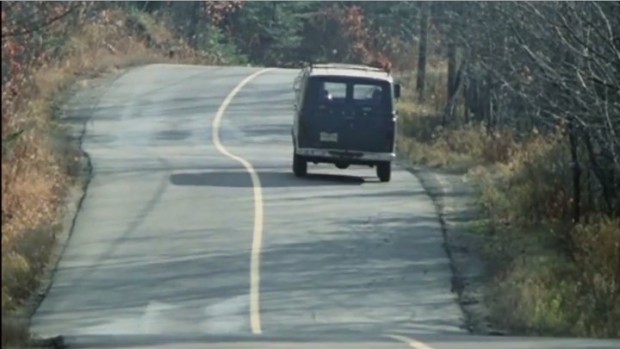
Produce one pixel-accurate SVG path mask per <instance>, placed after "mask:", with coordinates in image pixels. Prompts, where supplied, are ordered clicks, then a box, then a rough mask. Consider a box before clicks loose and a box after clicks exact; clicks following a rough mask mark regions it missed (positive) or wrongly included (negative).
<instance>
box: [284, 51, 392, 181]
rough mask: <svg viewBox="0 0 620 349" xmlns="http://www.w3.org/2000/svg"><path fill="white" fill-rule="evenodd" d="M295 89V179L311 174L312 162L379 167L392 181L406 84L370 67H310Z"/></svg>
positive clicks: (383, 176) (382, 175) (380, 174)
mask: <svg viewBox="0 0 620 349" xmlns="http://www.w3.org/2000/svg"><path fill="white" fill-rule="evenodd" d="M293 90H294V92H295V108H294V109H295V118H294V122H293V127H292V132H291V133H292V141H293V148H294V152H293V166H292V167H293V173H294V174H295V176H297V177H303V176H305V175H306V174H307V172H308V163H313V164H318V163H330V164H334V165H335V166H336V167H337V168H339V169H346V168H348V167H349V166H351V165H364V166H370V167H375V168H376V173H377V177H379V180H380V181H381V182H389V181H390V176H391V170H392V161H393V160H394V158H395V142H396V120H397V113H396V108H395V100H397V99H398V98H400V85H399V84H395V83H394V81H393V78H392V76H391V75H390V73H389V72H387V71H385V70H383V69H379V68H374V67H370V66H365V65H351V64H336V63H327V64H314V65H308V66H306V67H304V68H303V69H302V70H301V72H300V73H299V75H298V76H297V78H296V79H295V81H294V84H293Z"/></svg>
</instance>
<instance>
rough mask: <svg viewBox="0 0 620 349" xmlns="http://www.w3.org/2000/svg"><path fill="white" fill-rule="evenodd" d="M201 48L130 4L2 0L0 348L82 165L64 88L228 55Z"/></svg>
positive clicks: (35, 282)
mask: <svg viewBox="0 0 620 349" xmlns="http://www.w3.org/2000/svg"><path fill="white" fill-rule="evenodd" d="M201 48H203V49H201V50H196V49H194V47H191V46H189V44H188V43H187V41H186V40H182V39H181V38H180V36H179V35H178V34H177V33H176V32H175V31H174V30H171V25H170V19H169V18H168V17H167V16H166V15H165V14H161V15H157V14H148V13H145V12H141V11H139V10H138V9H136V8H134V7H133V6H126V5H125V6H123V5H118V4H116V5H112V4H110V3H99V2H2V347H3V348H4V347H6V346H8V345H19V344H20V343H21V345H24V341H26V340H27V338H28V334H27V326H26V325H25V324H26V323H27V319H25V318H27V317H28V315H29V314H27V313H25V311H26V310H25V309H24V308H25V306H26V305H27V303H28V301H29V300H30V298H31V297H32V296H33V292H34V291H35V290H36V289H37V287H38V286H39V284H40V280H41V277H42V276H43V272H44V270H45V269H46V268H48V262H49V259H50V253H51V251H52V247H53V246H54V243H55V240H56V239H55V235H56V234H57V233H58V232H59V229H61V226H60V225H61V222H62V218H63V214H64V210H65V206H66V205H65V200H66V197H67V193H68V192H69V188H70V187H71V186H72V185H76V183H77V180H78V178H77V177H76V176H78V175H79V174H80V173H81V171H80V169H79V168H76V167H79V166H81V164H82V163H81V162H80V159H81V154H80V151H79V149H78V145H77V144H74V142H70V141H69V140H68V139H67V137H65V136H64V134H63V125H62V124H60V123H59V122H58V120H57V119H56V117H55V116H56V113H57V112H58V110H59V107H60V104H61V103H62V101H63V98H64V97H65V95H66V92H68V91H69V89H70V88H71V86H72V85H73V84H74V83H76V82H77V81H80V80H82V81H84V79H88V78H94V77H97V76H101V74H105V73H113V72H115V71H117V70H119V69H122V68H125V67H129V66H132V65H139V64H145V63H156V62H159V63H167V62H174V63H216V64H217V63H220V64H221V63H227V59H230V60H231V61H234V59H232V58H229V57H226V56H225V55H221V54H219V52H218V54H214V53H212V52H210V51H209V50H208V46H206V45H205V46H202V47H201ZM235 59H236V58H235ZM65 228H66V227H65ZM26 312H27V311H26Z"/></svg>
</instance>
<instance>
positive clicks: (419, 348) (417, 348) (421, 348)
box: [385, 334, 434, 349]
mask: <svg viewBox="0 0 620 349" xmlns="http://www.w3.org/2000/svg"><path fill="white" fill-rule="evenodd" d="M385 337H388V338H392V339H394V340H396V341H399V342H402V343H405V344H407V345H409V347H411V348H412V349H434V348H433V347H431V346H429V345H428V344H424V343H422V342H420V341H418V340H415V339H413V338H409V337H405V336H399V335H395V334H388V335H385Z"/></svg>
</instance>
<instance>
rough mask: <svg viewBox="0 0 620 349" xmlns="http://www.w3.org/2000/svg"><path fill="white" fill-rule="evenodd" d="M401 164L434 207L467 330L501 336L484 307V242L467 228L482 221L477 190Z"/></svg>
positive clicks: (458, 178) (457, 178)
mask: <svg viewBox="0 0 620 349" xmlns="http://www.w3.org/2000/svg"><path fill="white" fill-rule="evenodd" d="M399 162H400V165H401V166H403V167H404V168H406V169H407V170H408V171H410V172H411V173H413V174H414V175H415V176H416V177H417V178H418V179H419V180H420V182H421V184H422V186H423V187H424V190H425V191H426V192H427V193H428V195H429V196H430V197H431V199H432V201H433V204H434V205H435V209H436V210H437V215H438V218H439V221H440V224H441V229H442V233H443V236H444V249H445V250H446V252H447V254H448V257H449V259H450V265H451V269H452V280H451V284H452V290H451V291H452V292H454V293H456V294H457V297H458V298H457V299H458V303H459V306H460V307H461V309H462V310H463V313H464V315H465V321H466V322H465V324H464V325H465V327H466V329H467V330H468V331H469V332H470V333H472V334H485V335H486V334H501V333H500V332H499V331H497V330H495V329H493V328H492V326H491V324H490V322H489V320H488V319H489V311H488V309H487V308H486V306H485V303H484V297H485V294H486V291H485V290H486V289H485V286H486V285H487V280H488V275H489V273H488V272H487V268H486V265H485V260H484V258H483V250H484V246H485V239H484V236H483V235H480V234H477V233H475V232H474V231H472V229H468V228H467V227H468V226H470V225H472V224H474V223H475V222H477V221H479V220H480V219H481V217H482V215H481V212H480V211H479V209H478V207H477V205H476V199H475V198H476V193H475V188H474V187H473V186H472V185H471V184H470V183H469V182H468V181H467V177H466V175H465V174H462V173H450V172H447V171H443V170H438V169H431V168H429V167H425V166H422V165H418V164H411V163H410V162H408V161H405V160H401V161H399Z"/></svg>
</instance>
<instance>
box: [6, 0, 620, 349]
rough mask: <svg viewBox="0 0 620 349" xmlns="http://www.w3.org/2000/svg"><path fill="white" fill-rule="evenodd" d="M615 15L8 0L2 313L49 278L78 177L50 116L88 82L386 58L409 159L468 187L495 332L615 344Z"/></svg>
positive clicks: (407, 5) (619, 63)
mask: <svg viewBox="0 0 620 349" xmlns="http://www.w3.org/2000/svg"><path fill="white" fill-rule="evenodd" d="M618 12H620V6H619V5H618V4H617V3H614V2H601V3H597V2H584V3H570V2H566V3H551V2H550V3H546V2H541V3H526V2H514V3H501V2H500V3H483V2H480V3H474V2H470V3H460V2H456V3H445V2H399V3H394V2H243V1H235V2H232V1H224V2H207V1H196V2H149V1H134V2H127V3H111V2H110V3H106V2H32V3H31V2H3V3H2V312H3V319H4V318H5V316H4V315H6V314H12V313H13V312H14V311H16V310H18V309H19V308H20V307H21V306H22V305H23V304H24V302H25V301H26V300H27V299H28V298H29V297H30V296H31V295H32V292H33V290H34V289H36V287H37V285H38V283H39V278H40V276H41V273H42V270H43V269H44V266H45V265H46V262H47V260H48V256H49V253H50V251H51V246H52V244H53V243H54V234H55V232H56V231H57V230H58V229H59V224H60V218H61V217H62V213H63V208H64V201H65V198H66V193H67V191H68V188H70V186H71V185H73V184H74V183H75V182H76V178H75V176H76V173H78V172H79V171H76V170H75V169H74V167H75V166H76V165H75V164H76V163H77V161H76V159H77V158H79V156H80V153H79V151H78V149H76V147H75V146H74V145H71V144H67V142H66V140H65V138H63V137H62V136H61V133H62V132H61V128H60V125H59V124H58V122H57V120H55V118H54V115H55V113H56V112H57V110H58V107H59V105H60V103H61V102H62V97H63V96H64V94H65V93H64V92H66V91H68V89H69V88H70V87H71V86H72V85H73V84H74V83H75V82H76V81H78V80H81V79H83V78H84V77H93V76H97V75H98V74H101V73H107V72H111V71H114V70H116V69H121V68H123V67H127V66H131V65H136V64H143V63H149V62H175V63H201V64H220V65H223V64H239V65H245V64H251V65H268V66H280V67H299V66H300V64H301V62H302V61H337V62H349V63H365V64H374V65H381V66H384V67H390V68H391V69H392V70H393V73H394V74H395V75H396V76H397V77H398V79H399V80H400V81H401V83H402V84H403V85H404V87H405V89H404V90H403V91H404V98H403V99H402V100H401V101H400V103H399V111H400V115H401V125H400V131H401V137H400V140H399V145H398V146H399V149H400V151H401V152H402V155H404V156H407V157H409V158H410V159H411V160H413V161H414V162H416V163H419V164H424V165H427V166H429V167H433V168H437V169H439V170H450V171H457V172H460V173H468V174H469V176H470V178H471V179H472V180H473V182H474V184H475V186H476V188H477V189H478V192H479V197H478V202H479V204H480V207H481V208H482V209H483V211H484V213H485V216H484V217H480V218H481V219H480V222H478V223H477V228H476V231H477V233H478V234H484V236H485V237H486V238H485V239H484V240H485V241H486V245H485V246H484V250H485V258H486V260H487V261H488V263H489V265H490V266H492V269H491V272H492V274H493V275H492V276H493V278H492V280H493V282H491V283H490V284H489V285H488V286H489V287H488V295H487V300H486V303H487V304H488V306H489V308H490V310H491V316H492V319H491V320H492V322H493V323H494V324H495V325H496V327H501V328H504V329H506V330H508V331H509V332H511V333H517V334H547V335H577V336H597V337H610V336H611V337H620V327H619V326H618V325H617V324H618V323H620V159H619V155H618V154H620V94H619V93H620V92H619V91H620V46H619V45H620V43H618V40H617V38H618V37H620V29H619V28H620V17H618V16H613V15H611V14H613V13H618ZM481 227H482V228H481ZM4 326H5V322H4V321H3V328H4ZM7 326H8V325H7ZM2 340H3V346H4V343H5V341H6V340H7V338H6V336H5V331H3V339H2Z"/></svg>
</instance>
